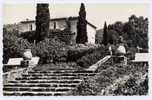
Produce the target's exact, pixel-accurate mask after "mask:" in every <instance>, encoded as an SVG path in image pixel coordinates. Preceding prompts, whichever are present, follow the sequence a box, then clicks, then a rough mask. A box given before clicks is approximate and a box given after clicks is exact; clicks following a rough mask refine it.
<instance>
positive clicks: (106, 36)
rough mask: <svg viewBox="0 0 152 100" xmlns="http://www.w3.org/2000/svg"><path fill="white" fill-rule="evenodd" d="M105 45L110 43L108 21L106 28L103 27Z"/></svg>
mask: <svg viewBox="0 0 152 100" xmlns="http://www.w3.org/2000/svg"><path fill="white" fill-rule="evenodd" d="M102 43H103V44H104V45H107V44H108V32H107V24H106V22H105V23H104V28H103V42H102Z"/></svg>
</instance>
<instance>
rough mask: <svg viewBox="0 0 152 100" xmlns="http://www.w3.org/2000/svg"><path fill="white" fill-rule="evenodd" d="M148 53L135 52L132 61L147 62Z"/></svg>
mask: <svg viewBox="0 0 152 100" xmlns="http://www.w3.org/2000/svg"><path fill="white" fill-rule="evenodd" d="M148 56H149V54H148V53H136V54H135V60H133V62H148V61H149V57H148Z"/></svg>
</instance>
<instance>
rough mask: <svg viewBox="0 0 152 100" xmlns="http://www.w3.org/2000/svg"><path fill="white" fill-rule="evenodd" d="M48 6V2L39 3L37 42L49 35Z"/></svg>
mask: <svg viewBox="0 0 152 100" xmlns="http://www.w3.org/2000/svg"><path fill="white" fill-rule="evenodd" d="M48 7H49V4H47V3H41V4H37V12H36V33H35V38H36V42H39V41H41V40H43V39H44V38H45V37H47V36H48V35H49V20H50V13H49V8H48Z"/></svg>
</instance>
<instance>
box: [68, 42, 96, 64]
mask: <svg viewBox="0 0 152 100" xmlns="http://www.w3.org/2000/svg"><path fill="white" fill-rule="evenodd" d="M96 48H98V47H95V46H89V45H88V46H87V45H83V44H79V45H75V46H72V47H71V48H69V50H68V58H67V61H68V62H73V61H74V62H76V61H77V60H78V59H80V58H81V57H83V56H85V55H87V54H90V53H92V52H93V51H94V50H95V49H96Z"/></svg>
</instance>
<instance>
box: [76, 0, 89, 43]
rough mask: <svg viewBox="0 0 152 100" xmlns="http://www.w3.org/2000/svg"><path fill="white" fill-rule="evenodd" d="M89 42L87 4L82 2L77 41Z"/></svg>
mask: <svg viewBox="0 0 152 100" xmlns="http://www.w3.org/2000/svg"><path fill="white" fill-rule="evenodd" d="M86 42H88V37H87V21H86V11H85V5H84V4H83V3H81V7H80V11H79V17H78V22H77V38H76V43H82V44H84V43H86Z"/></svg>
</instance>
